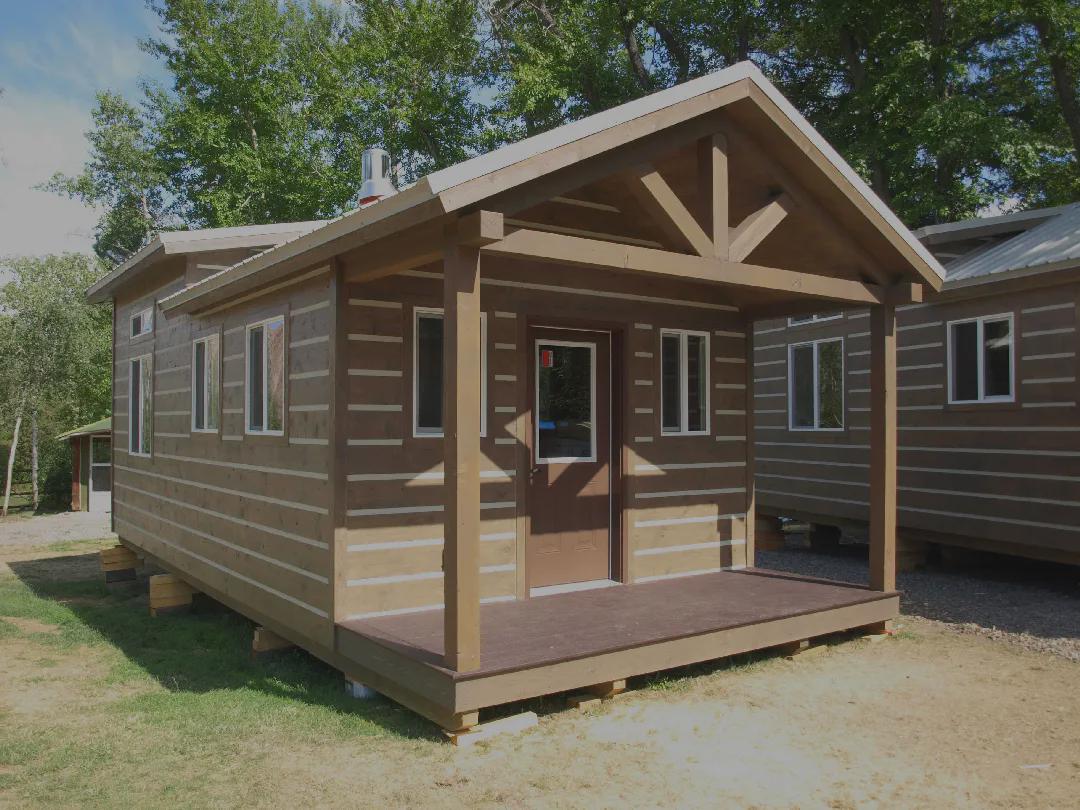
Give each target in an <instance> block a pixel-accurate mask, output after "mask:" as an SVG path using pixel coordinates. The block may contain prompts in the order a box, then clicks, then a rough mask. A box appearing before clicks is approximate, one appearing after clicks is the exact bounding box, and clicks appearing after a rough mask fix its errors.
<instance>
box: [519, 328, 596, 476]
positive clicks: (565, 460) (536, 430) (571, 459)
mask: <svg viewBox="0 0 1080 810" xmlns="http://www.w3.org/2000/svg"><path fill="white" fill-rule="evenodd" d="M542 345H543V346H564V347H566V348H571V349H573V348H582V349H588V350H589V422H590V423H591V424H592V430H590V431H589V444H590V447H589V456H588V458H582V457H581V456H554V457H552V458H541V457H540V358H539V353H540V346H542ZM599 349H600V347H599V344H597V343H596V342H595V341H579V340H551V339H549V338H536V339H535V340H534V341H533V347H532V351H533V356H532V364H533V366H534V368H535V371H534V374H535V377H534V379H533V392H534V393H533V402H532V408H533V409H534V410H533V412H534V413H535V417H534V418H533V420H532V421H533V453H532V455H533V461H534V462H535V463H536V464H537V465H538V466H539V465H540V464H595V463H596V461H597V458H598V455H597V448H598V444H597V437H596V361H597V357H596V356H597V354H598V353H599Z"/></svg>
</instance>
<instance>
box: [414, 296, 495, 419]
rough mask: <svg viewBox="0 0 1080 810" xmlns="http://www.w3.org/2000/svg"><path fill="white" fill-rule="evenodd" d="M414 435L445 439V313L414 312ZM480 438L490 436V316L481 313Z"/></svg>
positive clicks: (425, 309)
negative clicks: (488, 342) (488, 364)
mask: <svg viewBox="0 0 1080 810" xmlns="http://www.w3.org/2000/svg"><path fill="white" fill-rule="evenodd" d="M413 313H414V316H413V435H414V436H416V437H421V436H425V437H426V436H442V435H443V311H442V310H441V309H433V308H427V307H423V308H422V307H416V308H414V309H413ZM480 345H481V350H480V435H481V436H487V314H486V313H483V312H481V313H480Z"/></svg>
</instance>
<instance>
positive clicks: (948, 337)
mask: <svg viewBox="0 0 1080 810" xmlns="http://www.w3.org/2000/svg"><path fill="white" fill-rule="evenodd" d="M988 321H1008V322H1009V395H1008V396H1002V395H1000V394H998V395H995V396H990V397H988V396H986V395H985V394H984V393H983V392H984V390H985V389H984V387H983V383H984V381H985V378H986V357H985V355H984V354H983V342H984V337H983V336H984V334H985V327H986V323H987V322H988ZM965 323H975V324H977V327H976V333H975V334H976V337H975V345H976V346H977V347H978V350H979V351H978V355H977V356H978V360H977V363H978V367H977V368H976V374H977V376H978V380H977V382H976V385H977V387H978V394H979V396H978V398H977V399H956V398H955V396H954V393H955V391H954V389H955V378H954V376H953V369H954V367H955V363H954V358H953V327H954V326H957V325H960V324H965ZM945 374H946V377H947V379H946V381H945V386H946V390H947V391H948V393H949V404H950V405H983V404H987V405H991V404H994V403H998V404H1001V403H1011V402H1016V319H1015V318H1014V317H1013V313H1012V312H1001V313H997V314H995V315H976V316H974V317H971V318H957V319H956V320H954V321H947V322H946V324H945Z"/></svg>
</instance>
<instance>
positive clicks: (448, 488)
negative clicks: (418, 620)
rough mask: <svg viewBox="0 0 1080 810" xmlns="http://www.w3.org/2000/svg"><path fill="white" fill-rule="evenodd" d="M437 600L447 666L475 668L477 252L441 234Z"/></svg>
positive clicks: (454, 234) (453, 230) (450, 233)
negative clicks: (442, 501) (440, 473)
mask: <svg viewBox="0 0 1080 810" xmlns="http://www.w3.org/2000/svg"><path fill="white" fill-rule="evenodd" d="M443 268H444V269H443V273H444V277H443V279H444V280H443V302H444V312H443V469H444V475H445V479H444V480H445V486H444V488H443V494H444V498H445V512H444V525H443V539H444V545H443V573H444V576H443V600H444V604H445V611H444V621H445V631H444V636H443V637H444V639H445V642H444V643H445V648H444V656H445V661H446V666H448V667H449V668H450V669H453V670H455V671H457V672H467V671H469V670H474V669H477V668H479V666H480V382H481V381H480V357H481V355H482V353H483V352H482V346H481V345H480V251H479V249H478V248H477V247H476V246H474V245H463V244H461V243H460V242H459V241H458V226H457V225H456V224H455V225H452V226H450V227H449V228H448V229H447V234H446V243H445V250H444V257H443Z"/></svg>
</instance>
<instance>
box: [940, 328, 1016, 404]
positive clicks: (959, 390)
mask: <svg viewBox="0 0 1080 810" xmlns="http://www.w3.org/2000/svg"><path fill="white" fill-rule="evenodd" d="M1012 325H1013V318H1012V315H1011V314H1006V315H990V316H987V317H984V318H969V319H967V320H963V321H950V322H949V338H948V340H949V402H1011V401H1012V400H1013V329H1012Z"/></svg>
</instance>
